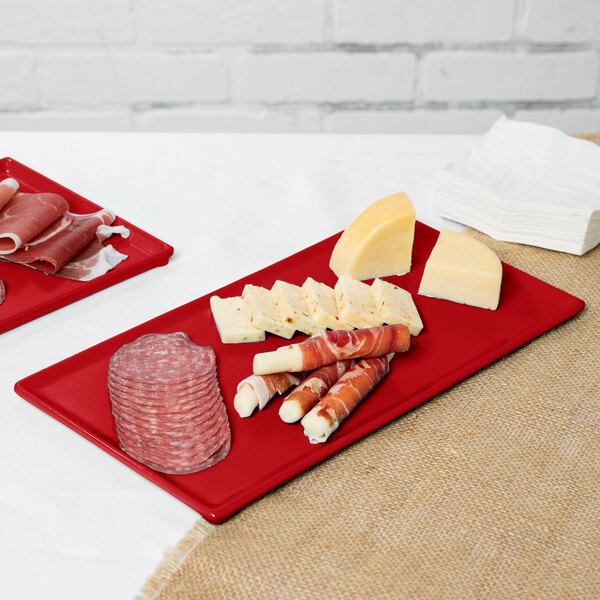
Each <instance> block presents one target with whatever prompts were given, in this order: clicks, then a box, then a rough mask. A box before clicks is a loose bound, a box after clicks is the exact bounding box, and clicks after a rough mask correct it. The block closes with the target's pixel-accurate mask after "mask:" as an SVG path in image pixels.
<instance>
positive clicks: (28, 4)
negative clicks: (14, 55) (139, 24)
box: [0, 0, 135, 44]
mask: <svg viewBox="0 0 600 600" xmlns="http://www.w3.org/2000/svg"><path fill="white" fill-rule="evenodd" d="M131 9H132V4H131V2H130V1H127V0H86V1H85V2H83V1H82V0H52V2H44V1H40V0H17V1H15V2H3V3H2V14H1V15H0V17H1V18H0V43H18V44H55V43H67V44H107V43H114V42H117V43H126V42H132V41H133V40H134V37H135V30H134V22H133V14H132V12H131Z"/></svg>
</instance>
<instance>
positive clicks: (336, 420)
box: [301, 354, 393, 444]
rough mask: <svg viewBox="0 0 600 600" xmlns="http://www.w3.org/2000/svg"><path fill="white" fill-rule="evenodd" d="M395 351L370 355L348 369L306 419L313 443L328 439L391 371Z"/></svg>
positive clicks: (305, 431) (308, 433) (306, 427)
mask: <svg viewBox="0 0 600 600" xmlns="http://www.w3.org/2000/svg"><path fill="white" fill-rule="evenodd" d="M392 357H393V354H390V355H388V356H379V357H376V358H366V359H363V360H361V361H359V362H358V363H356V364H355V365H354V366H353V367H352V368H351V369H350V370H348V371H347V372H346V373H345V374H344V375H342V377H340V379H339V381H338V382H337V383H336V384H335V385H334V386H333V387H332V388H331V389H330V390H329V392H328V393H327V394H326V395H325V396H324V397H323V398H322V399H321V400H320V401H319V403H318V404H317V405H316V406H315V407H314V408H313V409H312V410H311V411H310V412H309V413H307V414H306V416H305V417H304V418H303V419H302V421H301V423H302V425H303V427H304V435H306V436H307V437H308V439H309V441H310V443H311V444H317V443H321V442H325V441H326V440H327V438H328V437H329V436H330V435H331V434H332V433H333V432H334V431H335V430H336V429H337V428H338V427H339V425H340V423H341V422H342V421H343V420H344V419H345V418H346V417H347V416H348V415H349V414H350V413H351V412H352V411H353V410H354V408H356V406H357V405H358V403H359V402H360V401H361V400H362V399H363V398H364V397H365V396H366V395H367V394H368V393H369V392H370V391H371V390H373V388H374V387H375V386H376V385H377V384H378V383H380V382H381V380H382V379H383V378H384V377H385V376H386V375H387V374H388V372H389V362H390V360H391V358H392Z"/></svg>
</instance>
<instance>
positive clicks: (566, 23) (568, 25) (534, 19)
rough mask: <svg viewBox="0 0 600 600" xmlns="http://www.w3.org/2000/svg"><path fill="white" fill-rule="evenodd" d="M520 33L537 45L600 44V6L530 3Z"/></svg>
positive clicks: (586, 1)
mask: <svg viewBox="0 0 600 600" xmlns="http://www.w3.org/2000/svg"><path fill="white" fill-rule="evenodd" d="M520 33H521V35H522V37H524V38H525V39H528V40H531V41H534V42H586V41H589V42H597V41H598V40H600V2H599V1H598V0H529V2H528V3H527V4H526V5H525V12H524V14H523V19H522V23H521V27H520Z"/></svg>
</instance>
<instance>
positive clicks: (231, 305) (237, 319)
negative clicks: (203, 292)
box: [210, 296, 265, 344]
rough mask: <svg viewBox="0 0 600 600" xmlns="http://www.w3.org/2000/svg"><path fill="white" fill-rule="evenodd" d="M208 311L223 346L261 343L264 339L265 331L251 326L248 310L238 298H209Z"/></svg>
mask: <svg viewBox="0 0 600 600" xmlns="http://www.w3.org/2000/svg"><path fill="white" fill-rule="evenodd" d="M210 310H211V311H212V315H213V319H214V320H215V325H216V326H217V330H218V332H219V335H220V336H221V341H222V342H223V343H224V344H239V343H241V342H262V341H263V340H264V339H265V330H264V329H259V328H258V327H255V326H254V325H253V324H252V319H251V317H252V315H251V313H250V309H249V308H248V305H247V304H246V302H245V301H244V299H243V298H241V297H240V296H233V297H231V298H219V296H211V297H210Z"/></svg>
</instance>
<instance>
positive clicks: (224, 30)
mask: <svg viewBox="0 0 600 600" xmlns="http://www.w3.org/2000/svg"><path fill="white" fill-rule="evenodd" d="M326 7H327V3H326V1H325V0H260V1H257V0H202V1H201V2H199V1H198V0H144V2H143V4H142V28H141V36H142V38H143V39H145V40H149V41H152V42H160V43H166V44H189V43H212V44H222V43H248V42H253V43H256V44H260V43H262V44H267V43H287V44H300V43H307V42H321V41H323V40H324V35H325V21H326V16H325V15H326Z"/></svg>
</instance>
